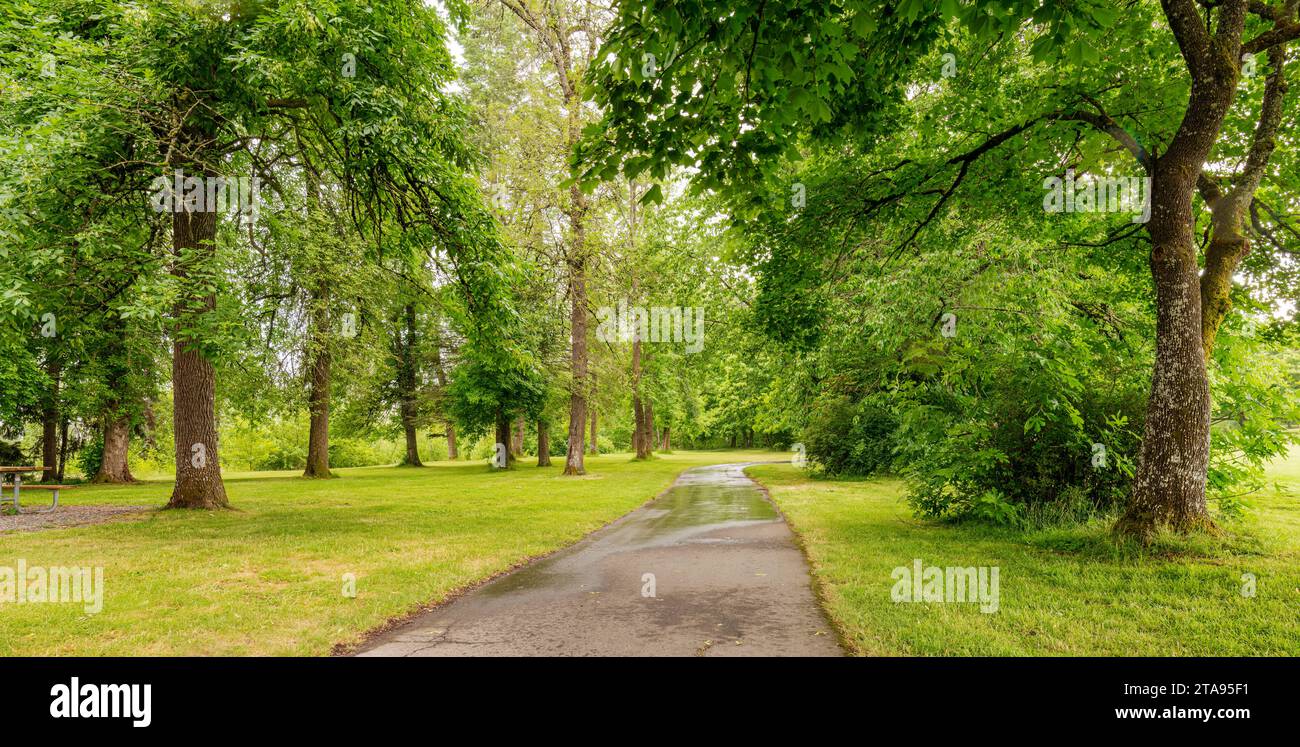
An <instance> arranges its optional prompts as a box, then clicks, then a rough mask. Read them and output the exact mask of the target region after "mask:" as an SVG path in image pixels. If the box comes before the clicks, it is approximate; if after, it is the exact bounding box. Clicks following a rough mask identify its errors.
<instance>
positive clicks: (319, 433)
mask: <svg viewBox="0 0 1300 747" xmlns="http://www.w3.org/2000/svg"><path fill="white" fill-rule="evenodd" d="M328 298H329V292H328V291H327V290H324V289H322V290H320V291H318V292H317V293H316V294H315V297H314V298H313V299H312V300H313V302H314V305H315V306H316V308H314V309H313V314H312V338H313V341H312V344H311V346H310V349H309V351H308V352H309V354H310V355H311V391H310V392H309V393H308V409H309V411H310V413H311V425H310V427H309V429H308V435H307V469H306V471H304V472H303V477H333V476H334V475H333V473H331V472H330V363H331V361H330V349H329V315H328V312H327V310H326V307H325V304H326V303H327V302H328Z"/></svg>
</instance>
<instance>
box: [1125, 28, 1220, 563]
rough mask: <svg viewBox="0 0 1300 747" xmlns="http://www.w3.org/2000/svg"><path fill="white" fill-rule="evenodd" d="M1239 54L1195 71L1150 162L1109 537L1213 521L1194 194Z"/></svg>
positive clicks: (1210, 524) (1187, 528)
mask: <svg viewBox="0 0 1300 747" xmlns="http://www.w3.org/2000/svg"><path fill="white" fill-rule="evenodd" d="M1171 23H1178V24H1182V26H1180V27H1181V28H1190V29H1193V30H1195V29H1198V28H1199V26H1198V25H1197V21H1196V20H1195V19H1189V18H1182V17H1177V18H1176V17H1171ZM1239 36H1240V34H1239V33H1238V37H1239ZM1229 52H1231V54H1229ZM1185 54H1186V53H1185ZM1198 59H1199V58H1198ZM1239 59H1240V54H1239V53H1237V52H1236V51H1234V50H1225V51H1224V52H1223V59H1222V60H1219V59H1218V56H1217V54H1216V56H1215V57H1213V58H1211V59H1210V60H1209V61H1208V62H1205V63H1203V64H1206V65H1211V66H1212V68H1211V69H1210V70H1208V71H1207V70H1206V69H1204V68H1202V69H1200V71H1199V72H1198V70H1196V69H1194V70H1193V84H1192V92H1191V99H1190V101H1189V103H1188V107H1187V112H1186V114H1185V115H1184V117H1183V121H1182V124H1181V125H1180V126H1179V130H1178V133H1177V134H1176V135H1175V136H1174V139H1173V140H1172V141H1171V142H1170V144H1169V148H1168V150H1166V151H1165V153H1164V154H1162V155H1161V156H1160V157H1159V158H1158V159H1156V160H1155V162H1154V166H1153V171H1154V174H1153V177H1152V186H1151V219H1150V221H1149V222H1148V223H1147V232H1148V234H1149V235H1150V236H1151V243H1152V248H1151V257H1150V264H1151V276H1152V279H1153V280H1154V281H1155V289H1156V360H1155V370H1154V373H1153V376H1152V383H1151V394H1150V396H1149V398H1148V399H1147V413H1146V424H1145V426H1144V429H1143V436H1142V445H1141V448H1140V449H1139V451H1138V464H1137V474H1136V475H1135V477H1134V480H1133V495H1132V496H1131V497H1130V500H1129V504H1128V506H1127V507H1126V509H1125V512H1124V514H1123V515H1122V516H1121V517H1120V519H1119V521H1118V522H1117V523H1116V525H1115V532H1116V533H1117V534H1119V535H1122V536H1129V537H1134V538H1136V539H1138V540H1139V541H1142V542H1146V541H1148V540H1149V539H1150V538H1151V536H1152V535H1153V534H1154V533H1155V532H1156V530H1157V529H1158V528H1159V527H1161V526H1166V525H1167V526H1169V527H1171V528H1173V529H1174V530H1175V531H1180V532H1186V531H1190V530H1194V529H1202V528H1213V526H1214V524H1213V522H1212V521H1211V519H1210V516H1209V511H1208V509H1207V508H1206V503H1205V484H1206V473H1207V471H1208V468H1209V457H1210V390H1209V379H1208V376H1207V374H1206V367H1205V348H1204V342H1203V336H1202V335H1203V330H1202V314H1201V288H1200V280H1199V277H1198V274H1199V268H1198V266H1197V258H1196V239H1195V236H1194V234H1193V226H1194V221H1193V217H1192V195H1193V192H1194V191H1195V189H1196V184H1197V181H1198V178H1199V177H1200V174H1201V169H1202V166H1203V164H1204V163H1205V160H1206V158H1207V157H1208V156H1209V153H1210V149H1211V148H1212V147H1213V145H1214V142H1215V140H1216V139H1217V138H1218V134H1219V130H1220V127H1221V126H1222V124H1223V116H1224V114H1225V113H1226V111H1227V108H1228V106H1229V104H1230V103H1231V101H1232V97H1233V93H1234V92H1235V90H1236V84H1237V75H1236V72H1237V70H1236V67H1235V66H1236V64H1237V60H1239ZM1190 64H1192V63H1191V62H1190V61H1189V65H1190Z"/></svg>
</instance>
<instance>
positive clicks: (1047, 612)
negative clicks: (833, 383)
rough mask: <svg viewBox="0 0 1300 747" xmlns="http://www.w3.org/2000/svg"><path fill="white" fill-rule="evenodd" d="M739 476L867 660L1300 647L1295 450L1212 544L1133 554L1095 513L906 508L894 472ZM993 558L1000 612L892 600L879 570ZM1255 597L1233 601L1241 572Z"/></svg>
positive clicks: (775, 471) (1289, 651) (1299, 469)
mask: <svg viewBox="0 0 1300 747" xmlns="http://www.w3.org/2000/svg"><path fill="white" fill-rule="evenodd" d="M749 474H750V475H751V476H753V477H755V478H756V479H758V480H759V481H760V482H762V483H764V484H765V485H767V486H768V487H769V489H770V491H771V493H772V495H773V497H774V499H775V500H776V502H777V504H778V505H780V507H781V509H782V510H783V511H784V513H785V514H786V516H787V518H788V520H789V521H790V523H791V524H792V525H793V527H794V529H795V531H796V532H797V533H798V534H799V536H800V538H801V541H802V543H803V545H804V547H805V551H806V553H807V554H808V557H809V559H810V561H811V562H812V565H813V574H814V576H815V577H816V580H817V585H818V587H819V588H818V591H819V593H820V594H821V596H822V598H823V599H824V601H825V605H826V608H827V612H828V613H829V615H830V616H831V618H832V620H833V621H834V622H835V624H836V625H837V626H838V627H839V628H840V630H841V631H842V633H843V634H844V638H845V639H846V641H847V642H848V644H849V645H850V647H851V649H852V650H854V651H855V652H857V653H859V654H864V655H1007V656H1021V655H1025V656H1040V655H1068V656H1085V655H1096V656H1134V655H1153V656H1183V655H1205V656H1253V655H1272V656H1277V655H1289V656H1295V655H1300V450H1296V451H1293V452H1292V455H1291V458H1290V459H1289V460H1287V461H1285V462H1282V463H1280V464H1277V465H1275V467H1274V469H1273V471H1272V474H1271V475H1270V478H1271V480H1272V481H1273V482H1274V484H1275V485H1276V486H1277V487H1276V488H1275V489H1271V490H1270V491H1269V492H1268V493H1267V494H1265V495H1263V496H1258V497H1256V499H1255V504H1256V510H1255V511H1254V513H1253V514H1252V516H1251V517H1250V518H1248V519H1246V520H1243V521H1241V522H1235V523H1231V524H1225V525H1224V526H1225V529H1226V533H1225V536H1224V537H1223V538H1222V539H1218V540H1205V539H1196V540H1190V541H1189V540H1182V541H1180V540H1178V539H1172V538H1163V539H1162V540H1161V541H1160V542H1158V543H1157V544H1156V545H1155V546H1153V548H1152V549H1151V550H1149V551H1148V552H1145V553H1140V552H1138V551H1136V549H1135V548H1132V547H1123V546H1118V545H1116V544H1114V543H1113V542H1112V541H1111V540H1110V537H1109V535H1108V532H1107V530H1108V526H1107V525H1106V524H1105V523H1104V522H1095V523H1094V524H1091V525H1088V526H1084V527H1076V528H1068V529H1055V530H1038V531H1026V532H1020V531H1014V530H1009V529H998V528H991V527H980V526H972V525H951V524H940V523H934V522H926V521H921V520H918V519H916V518H914V517H913V516H912V515H911V513H910V512H909V511H908V508H907V506H906V504H905V503H903V501H902V498H901V496H902V485H901V484H900V483H899V482H897V481H893V480H868V481H860V482H852V481H832V480H813V479H809V478H808V477H807V475H806V474H805V473H803V472H800V471H797V470H795V469H794V468H793V467H790V466H788V465H775V466H769V465H764V466H759V467H752V468H750V469H749ZM915 558H920V559H921V560H922V561H923V563H924V564H925V565H927V566H929V565H934V566H962V567H970V566H997V567H999V586H1000V608H999V610H998V611H997V612H995V613H992V614H985V613H982V612H981V611H980V609H979V605H977V604H974V605H973V604H961V603H930V604H926V603H896V602H894V601H893V599H892V597H891V589H892V588H893V586H894V584H895V580H894V578H893V577H892V576H891V572H892V571H893V569H894V568H895V567H898V566H911V565H912V563H913V559H915ZM1246 573H1250V574H1254V576H1255V578H1256V595H1255V596H1254V597H1253V598H1247V597H1244V596H1243V595H1242V593H1241V592H1242V587H1243V581H1242V574H1246Z"/></svg>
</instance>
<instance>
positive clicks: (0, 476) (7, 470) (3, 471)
mask: <svg viewBox="0 0 1300 747" xmlns="http://www.w3.org/2000/svg"><path fill="white" fill-rule="evenodd" d="M48 469H49V467H0V503H4V476H5V475H7V474H11V475H13V476H14V481H13V486H14V496H13V501H14V511H15V512H19V511H21V509H20V508H19V505H18V495H19V492H20V491H21V490H22V486H23V477H22V474H23V473H24V472H42V471H44V470H48ZM75 487H77V486H76V485H46V484H44V483H38V484H36V485H28V486H27V489H28V490H52V491H54V500H53V502H51V503H50V507H49V508H44V509H40V510H39V511H37V513H42V514H48V513H50V512H52V511H54V509H56V508H58V507H59V491H60V490H71V489H72V488H75Z"/></svg>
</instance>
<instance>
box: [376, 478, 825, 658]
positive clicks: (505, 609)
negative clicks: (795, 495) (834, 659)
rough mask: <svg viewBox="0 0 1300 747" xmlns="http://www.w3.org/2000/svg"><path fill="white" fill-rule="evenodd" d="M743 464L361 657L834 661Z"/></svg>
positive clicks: (803, 584) (789, 550) (799, 573)
mask: <svg viewBox="0 0 1300 747" xmlns="http://www.w3.org/2000/svg"><path fill="white" fill-rule="evenodd" d="M744 466H745V465H742V464H725V465H717V466H710V467H695V468H692V469H689V470H687V471H686V472H684V473H682V475H681V476H680V477H679V478H678V479H677V482H676V483H674V485H673V487H672V488H671V489H669V490H668V491H667V492H666V493H664V494H663V495H661V496H660V497H659V498H657V499H655V500H654V501H653V502H651V503H650V504H648V505H646V506H644V507H642V508H639V509H637V510H636V511H633V512H632V513H630V514H628V515H627V516H624V517H623V518H621V519H619V520H618V521H616V522H614V523H613V524H611V525H609V526H607V527H605V528H603V529H600V530H598V531H596V532H594V533H592V534H591V535H589V536H587V537H586V538H585V539H583V540H582V541H581V542H579V543H578V544H576V545H574V546H572V547H570V548H567V549H565V550H561V551H560V552H558V553H555V554H553V555H550V556H547V557H546V558H544V559H542V560H539V561H537V562H536V563H533V564H531V565H528V566H526V567H524V568H521V569H519V570H518V571H515V572H514V573H511V574H509V575H506V576H502V577H501V578H499V579H497V580H495V581H493V582H491V583H489V584H486V585H484V586H482V587H480V588H478V589H475V590H474V591H472V592H470V593H468V594H466V595H465V596H463V597H460V598H458V599H456V600H455V601H453V602H451V603H450V604H446V605H443V606H441V607H439V608H437V609H434V610H432V611H430V612H427V613H425V614H423V615H420V616H418V617H416V618H414V619H413V620H411V621H410V622H407V623H405V624H403V625H402V626H400V627H397V628H394V629H393V630H390V631H388V632H386V633H384V634H382V635H380V636H379V637H377V638H375V639H373V640H371V641H370V642H369V643H367V644H366V645H365V646H364V647H363V648H362V649H361V651H360V652H359V654H358V655H360V656H838V655H840V654H841V653H842V652H841V650H840V648H839V645H838V643H837V642H836V639H835V634H834V632H833V630H832V629H831V627H830V625H829V623H827V621H826V618H825V616H824V615H823V614H822V611H821V609H820V607H819V606H818V604H817V601H816V599H815V598H814V597H813V593H812V589H811V586H810V583H811V579H810V577H809V574H808V566H807V564H806V563H805V562H804V558H803V555H802V553H800V552H799V549H798V548H797V547H796V546H795V544H794V536H793V535H792V534H791V532H790V528H789V527H788V526H786V523H785V521H784V520H783V519H782V518H781V516H780V514H779V513H777V511H776V509H775V508H773V506H772V504H771V503H770V502H769V501H768V499H767V497H766V496H765V495H764V494H763V492H762V491H761V490H759V489H758V487H757V486H756V485H755V484H754V482H753V481H751V480H750V479H749V478H748V477H745V475H744V472H743V471H742V468H743V467H744ZM647 574H652V576H653V579H652V578H651V576H648V575H647ZM651 584H653V588H651ZM651 592H653V595H651Z"/></svg>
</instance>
